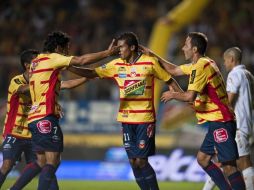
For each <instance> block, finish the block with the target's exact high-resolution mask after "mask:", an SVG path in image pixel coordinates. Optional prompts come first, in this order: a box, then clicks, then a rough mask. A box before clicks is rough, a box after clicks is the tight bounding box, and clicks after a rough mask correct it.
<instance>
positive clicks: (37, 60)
mask: <svg viewBox="0 0 254 190" xmlns="http://www.w3.org/2000/svg"><path fill="white" fill-rule="evenodd" d="M48 59H49V57H42V58H39V59H34V60H33V61H32V62H33V63H38V62H41V61H46V60H48Z"/></svg>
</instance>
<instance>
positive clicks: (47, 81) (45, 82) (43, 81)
mask: <svg viewBox="0 0 254 190" xmlns="http://www.w3.org/2000/svg"><path fill="white" fill-rule="evenodd" d="M47 83H49V80H42V81H41V84H47Z"/></svg>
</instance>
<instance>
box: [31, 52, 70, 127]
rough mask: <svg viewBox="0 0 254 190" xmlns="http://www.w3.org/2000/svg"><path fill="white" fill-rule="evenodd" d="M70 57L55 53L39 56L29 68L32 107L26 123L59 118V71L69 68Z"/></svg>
mask: <svg viewBox="0 0 254 190" xmlns="http://www.w3.org/2000/svg"><path fill="white" fill-rule="evenodd" d="M71 59H72V56H64V55H60V54H57V53H50V54H39V55H38V56H37V57H36V58H35V59H34V60H33V61H32V64H31V67H30V81H29V85H30V94H31V98H32V107H31V111H30V112H29V115H28V123H30V122H32V121H35V120H38V119H41V118H43V117H46V116H48V115H55V116H57V117H59V111H60V110H59V109H60V106H59V104H58V95H59V90H60V80H61V78H60V77H61V76H60V71H61V70H62V69H63V68H65V67H67V66H69V64H70V61H71Z"/></svg>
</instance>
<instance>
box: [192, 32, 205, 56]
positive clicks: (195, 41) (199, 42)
mask: <svg viewBox="0 0 254 190" xmlns="http://www.w3.org/2000/svg"><path fill="white" fill-rule="evenodd" d="M188 37H190V38H191V45H192V47H195V46H196V47H197V51H198V53H199V54H201V55H205V52H206V48H207V43H208V39H207V37H206V35H205V34H203V33H201V32H190V33H189V34H188Z"/></svg>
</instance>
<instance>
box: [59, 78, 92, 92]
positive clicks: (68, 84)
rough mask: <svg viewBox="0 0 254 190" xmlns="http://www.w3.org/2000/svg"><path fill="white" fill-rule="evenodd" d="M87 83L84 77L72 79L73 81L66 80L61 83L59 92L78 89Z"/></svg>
mask: <svg viewBox="0 0 254 190" xmlns="http://www.w3.org/2000/svg"><path fill="white" fill-rule="evenodd" d="M87 81H88V79H87V78H86V77H82V78H78V79H73V80H67V81H61V90H64V89H71V88H75V87H78V86H80V85H81V84H83V83H85V82H87Z"/></svg>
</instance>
